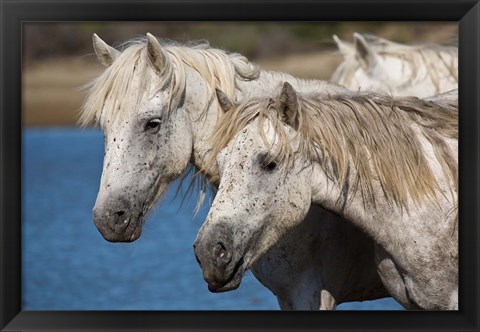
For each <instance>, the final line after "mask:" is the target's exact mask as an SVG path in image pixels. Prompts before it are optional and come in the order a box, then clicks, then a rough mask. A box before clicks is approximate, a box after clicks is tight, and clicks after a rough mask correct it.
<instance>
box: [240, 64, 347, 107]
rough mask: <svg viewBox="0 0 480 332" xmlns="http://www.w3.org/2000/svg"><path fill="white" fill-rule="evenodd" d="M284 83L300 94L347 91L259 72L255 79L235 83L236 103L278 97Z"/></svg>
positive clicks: (286, 76) (280, 74) (323, 83)
mask: <svg viewBox="0 0 480 332" xmlns="http://www.w3.org/2000/svg"><path fill="white" fill-rule="evenodd" d="M284 82H288V83H290V84H291V85H292V86H293V88H294V89H295V90H296V91H298V92H300V93H302V94H304V95H305V94H310V93H311V94H316V95H318V94H319V93H320V94H321V93H325V94H326V95H327V94H333V93H341V92H345V91H347V90H346V89H345V88H344V87H342V86H340V85H338V84H335V83H331V82H327V81H322V80H305V79H300V78H297V77H294V76H292V75H290V74H286V73H281V72H275V71H268V70H261V71H260V74H259V76H258V78H257V79H255V80H250V81H244V80H238V81H237V89H238V90H237V95H236V96H235V98H236V101H237V102H242V101H244V100H247V99H250V98H256V97H262V98H268V97H278V94H279V92H280V90H281V87H282V85H283V83H284Z"/></svg>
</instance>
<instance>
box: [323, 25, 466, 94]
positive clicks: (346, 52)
mask: <svg viewBox="0 0 480 332" xmlns="http://www.w3.org/2000/svg"><path fill="white" fill-rule="evenodd" d="M333 38H334V40H335V42H336V43H337V46H338V48H339V50H340V53H341V54H342V56H343V62H342V63H341V64H340V65H339V66H338V68H337V69H336V70H335V72H334V73H333V75H332V77H331V79H330V80H331V81H332V82H336V83H338V84H341V85H343V86H345V87H347V88H349V89H351V90H362V91H376V92H383V93H388V94H392V95H393V96H417V97H429V96H432V95H435V94H439V93H442V92H446V91H449V90H453V89H457V88H458V48H457V47H446V46H438V45H414V46H410V45H403V44H398V43H394V42H391V41H389V40H386V39H383V38H379V37H376V36H372V35H365V36H363V35H360V34H358V33H354V34H353V44H350V43H347V42H345V41H342V40H340V39H339V38H338V37H337V36H334V37H333Z"/></svg>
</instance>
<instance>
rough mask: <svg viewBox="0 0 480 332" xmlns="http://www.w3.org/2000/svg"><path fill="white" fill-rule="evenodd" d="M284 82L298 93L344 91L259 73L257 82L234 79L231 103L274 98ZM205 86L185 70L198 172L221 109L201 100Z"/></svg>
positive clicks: (206, 157)
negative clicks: (232, 101)
mask: <svg viewBox="0 0 480 332" xmlns="http://www.w3.org/2000/svg"><path fill="white" fill-rule="evenodd" d="M284 82H289V83H290V84H292V86H293V87H294V88H295V89H296V90H297V91H300V92H302V93H304V94H308V93H316V94H319V93H321V92H325V94H328V93H337V92H338V93H340V92H345V91H346V89H345V88H343V87H341V86H340V85H337V84H332V83H329V82H326V81H320V80H302V79H299V78H296V77H293V76H291V75H289V74H284V73H279V72H272V71H266V70H261V71H260V74H259V76H258V78H257V79H254V80H242V79H237V81H236V86H237V89H236V95H235V97H234V100H235V101H236V102H242V101H244V100H247V99H249V98H255V97H277V96H278V93H279V91H280V88H281V86H282V85H283V83H284ZM206 84H207V83H206V82H205V81H204V79H203V78H201V76H200V75H199V74H198V73H197V72H196V71H194V70H190V69H187V79H186V85H187V86H186V91H187V93H186V95H185V105H186V109H187V110H188V112H189V115H190V119H191V123H192V126H191V128H192V137H193V151H192V158H191V163H192V164H193V165H194V166H195V167H196V168H197V169H203V167H204V166H205V163H206V162H207V160H209V158H210V151H211V149H212V144H211V136H212V133H213V131H214V129H215V126H216V123H217V120H218V119H219V118H220V116H221V114H220V107H219V106H218V103H217V102H216V100H213V101H212V102H211V103H210V105H209V106H208V107H207V105H208V103H209V100H207V99H206V98H203V97H201V96H205V95H206V94H205V91H206V89H207V87H206V86H207V85H206ZM205 109H206V111H205ZM206 175H207V177H208V178H211V177H212V176H216V175H217V170H214V169H212V170H210V171H209V172H207V174H206Z"/></svg>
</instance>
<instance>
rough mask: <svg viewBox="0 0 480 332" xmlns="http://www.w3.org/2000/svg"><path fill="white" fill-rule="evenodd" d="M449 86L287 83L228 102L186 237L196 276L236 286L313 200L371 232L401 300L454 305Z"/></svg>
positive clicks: (386, 279)
mask: <svg viewBox="0 0 480 332" xmlns="http://www.w3.org/2000/svg"><path fill="white" fill-rule="evenodd" d="M454 95H455V93H450V94H446V95H443V96H440V97H438V98H434V101H435V102H434V101H424V100H421V99H418V98H414V97H409V98H396V99H393V98H391V97H385V96H382V95H378V94H373V93H369V94H365V93H362V94H358V93H352V92H349V93H341V94H337V95H331V96H327V97H325V96H317V97H315V98H314V97H311V96H310V97H306V96H298V95H297V93H296V92H295V91H294V89H293V88H292V86H291V85H290V84H288V83H285V85H284V87H283V89H282V92H281V94H280V95H279V96H278V97H277V98H257V99H252V100H248V101H246V102H243V103H241V104H239V105H236V106H233V107H232V108H231V109H230V110H228V111H227V113H226V116H225V117H224V118H223V119H222V121H221V123H220V124H219V127H218V128H217V130H216V132H215V135H214V140H213V148H214V150H213V152H212V155H216V156H217V158H216V162H217V165H218V169H219V171H220V174H221V181H220V186H219V188H218V193H217V195H216V197H215V200H214V202H213V204H212V207H211V209H210V211H209V214H208V216H207V219H206V221H205V222H204V224H203V226H202V227H201V229H200V231H199V233H198V236H197V239H196V241H195V244H194V247H195V252H196V255H197V258H198V260H199V262H200V263H201V266H202V268H203V273H204V275H205V276H206V280H207V281H208V282H209V283H210V284H213V285H215V286H216V287H221V286H222V285H226V286H228V287H229V288H235V287H236V286H238V284H239V283H240V281H241V278H242V274H243V272H244V271H245V270H246V269H248V268H249V267H250V266H251V264H252V263H255V262H256V261H257V259H258V258H259V257H262V255H263V254H264V253H265V252H268V250H269V248H271V247H272V246H273V245H275V243H277V242H278V241H279V240H281V239H282V238H283V237H284V236H285V235H286V234H289V232H290V231H292V230H293V229H295V227H297V226H298V225H301V224H302V220H303V218H304V217H305V215H306V214H307V212H308V211H309V209H310V206H311V204H315V205H319V206H322V207H323V208H325V209H328V210H330V211H332V212H334V213H335V214H337V215H339V216H340V217H342V218H344V219H345V220H347V222H349V223H351V224H352V225H355V226H356V227H358V228H359V229H362V230H364V231H365V232H366V234H368V235H369V236H370V237H371V238H372V239H374V240H375V242H376V243H378V245H379V246H378V247H377V248H376V250H375V256H376V260H377V262H378V268H379V273H380V276H381V278H382V281H383V283H384V285H385V286H386V288H387V289H388V291H389V292H390V294H391V295H392V296H393V297H394V298H395V299H396V300H397V301H399V302H400V303H401V304H402V305H403V306H405V307H406V308H412V309H417V308H420V309H440V310H448V309H458V227H457V211H456V209H457V185H458V182H457V181H458V180H457V177H458V174H457V155H458V118H457V114H458V106H457V101H456V100H453V99H452V98H451V97H452V96H454ZM209 163H214V160H213V159H212V160H210V161H209ZM207 167H208V163H207ZM319 222H322V221H321V220H319ZM298 245H299V246H302V241H301V240H299V242H298ZM347 245H348V244H347ZM292 250H293V249H292ZM335 259H337V258H335Z"/></svg>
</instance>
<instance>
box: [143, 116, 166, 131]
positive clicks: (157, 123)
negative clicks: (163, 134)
mask: <svg viewBox="0 0 480 332" xmlns="http://www.w3.org/2000/svg"><path fill="white" fill-rule="evenodd" d="M152 124H155V126H151V125H152ZM161 124H162V119H161V118H152V119H149V120H147V121H146V123H145V125H144V129H145V130H146V131H149V130H154V129H156V128H158V127H160V125H161Z"/></svg>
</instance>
